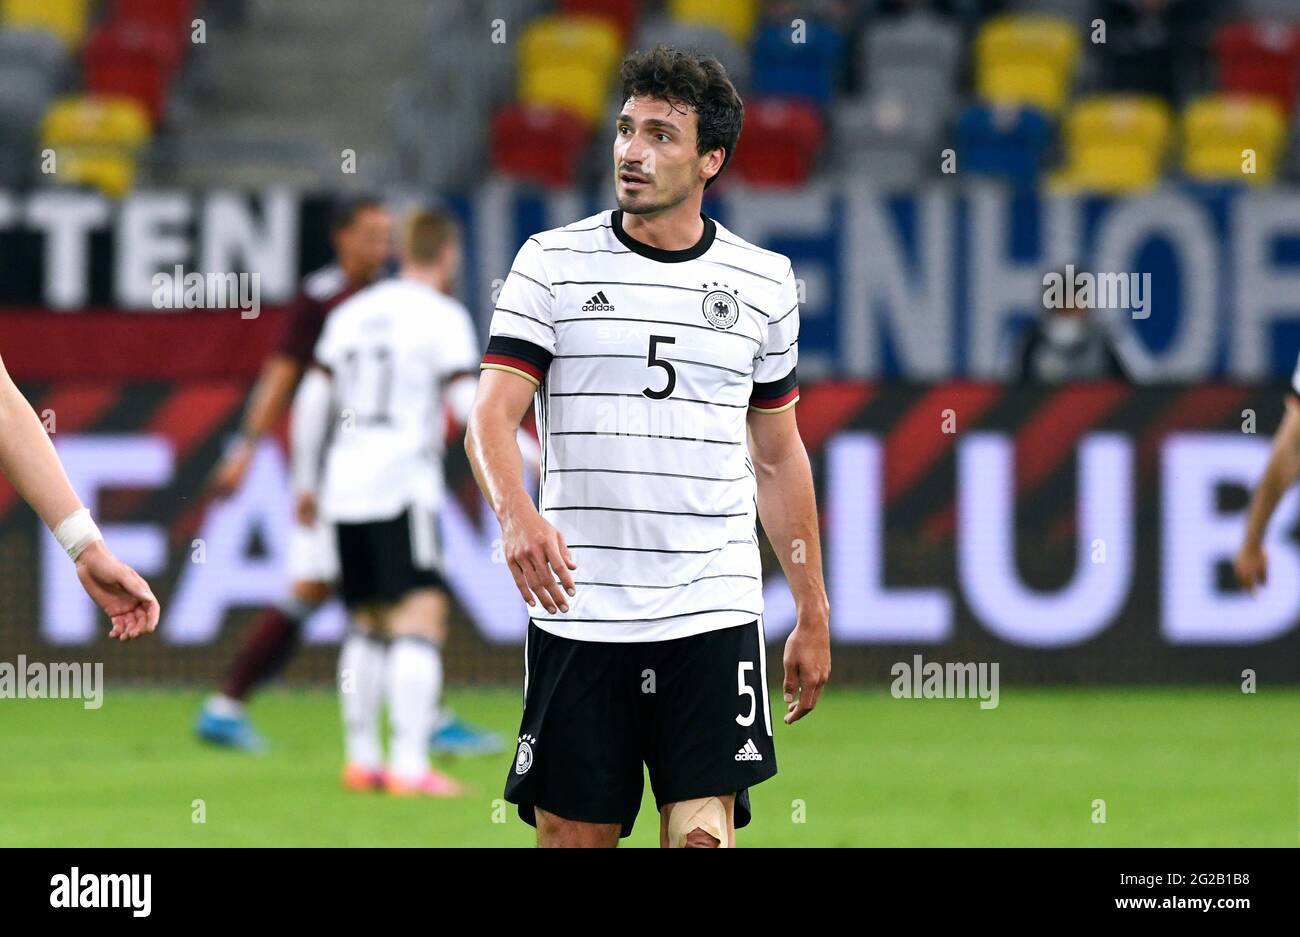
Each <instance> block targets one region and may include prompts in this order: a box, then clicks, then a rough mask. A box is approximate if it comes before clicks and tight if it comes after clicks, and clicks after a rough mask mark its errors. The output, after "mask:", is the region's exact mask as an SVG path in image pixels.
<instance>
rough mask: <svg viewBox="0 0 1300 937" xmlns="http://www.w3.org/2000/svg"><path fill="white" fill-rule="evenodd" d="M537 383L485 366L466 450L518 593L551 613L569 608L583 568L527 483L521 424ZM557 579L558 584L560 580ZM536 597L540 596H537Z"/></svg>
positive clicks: (480, 378)
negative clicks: (575, 577)
mask: <svg viewBox="0 0 1300 937" xmlns="http://www.w3.org/2000/svg"><path fill="white" fill-rule="evenodd" d="M534 390H535V385H534V384H533V383H532V382H531V381H529V380H527V379H526V378H524V377H521V376H519V375H518V374H515V373H512V372H510V371H503V370H496V369H492V368H488V369H485V370H484V371H483V372H482V375H481V376H480V377H479V382H478V393H477V395H476V396H475V398H474V406H473V408H472V409H471V411H470V415H469V424H468V426H467V428H466V431H465V452H466V454H467V455H468V456H469V464H470V466H471V467H472V468H473V470H474V478H475V480H476V481H477V482H478V486H479V489H480V490H481V491H482V492H483V497H485V498H486V499H487V502H488V504H489V505H490V506H491V507H492V511H493V512H494V513H495V514H496V516H497V520H498V521H499V522H500V524H501V536H502V546H503V548H504V550H505V556H506V562H507V563H508V564H509V566H510V573H511V575H512V576H514V580H515V585H516V586H517V587H518V588H519V594H520V595H521V596H523V598H524V601H525V602H527V603H528V604H529V605H535V604H536V602H541V604H542V607H544V608H545V609H546V610H547V611H548V612H550V613H551V614H555V612H556V610H557V609H559V610H560V611H566V612H567V611H568V610H569V603H568V601H567V600H566V598H565V593H566V592H567V593H568V594H569V595H570V596H572V595H574V594H575V591H574V585H573V576H572V575H571V574H570V570H574V569H577V568H578V564H577V563H575V562H574V561H573V557H572V556H571V555H570V554H569V548H568V546H566V545H565V543H564V537H563V536H562V535H561V534H560V532H559V531H558V530H556V529H555V527H554V526H552V525H551V524H549V523H548V522H547V521H546V520H545V518H543V517H542V516H541V514H539V513H538V511H537V508H536V506H535V505H534V504H533V499H532V497H531V496H530V495H529V494H528V490H527V489H526V488H525V487H524V467H523V457H522V455H521V454H520V451H519V442H518V433H519V424H520V422H521V421H522V420H523V418H524V414H526V413H527V412H528V405H529V403H530V402H531V401H532V398H533V392H534ZM557 579H558V582H557ZM534 597H536V598H535V599H534Z"/></svg>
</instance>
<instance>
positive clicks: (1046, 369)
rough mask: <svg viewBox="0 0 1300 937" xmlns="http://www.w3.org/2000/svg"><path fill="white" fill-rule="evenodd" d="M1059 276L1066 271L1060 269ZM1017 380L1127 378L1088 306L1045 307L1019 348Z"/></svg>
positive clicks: (1055, 381)
mask: <svg viewBox="0 0 1300 937" xmlns="http://www.w3.org/2000/svg"><path fill="white" fill-rule="evenodd" d="M1061 275H1062V276H1064V275H1065V274H1064V273H1062V274H1061ZM1015 380H1017V382H1018V383H1020V384H1063V383H1066V382H1069V381H1103V380H1120V381H1127V380H1130V377H1129V374H1128V371H1127V370H1126V369H1125V368H1124V365H1123V363H1122V362H1121V361H1120V357H1119V355H1118V354H1117V353H1116V352H1115V347H1114V342H1113V341H1112V339H1111V336H1110V333H1109V332H1108V331H1107V329H1106V328H1105V326H1104V324H1103V323H1102V322H1101V321H1100V320H1099V319H1098V317H1097V315H1096V313H1095V312H1094V311H1093V310H1091V309H1086V308H1081V307H1079V306H1074V305H1064V306H1061V307H1059V308H1044V309H1043V313H1042V315H1040V316H1039V317H1038V319H1037V320H1036V321H1035V322H1034V324H1033V325H1032V326H1030V329H1029V335H1028V337H1027V338H1026V339H1025V341H1024V344H1023V345H1022V346H1021V348H1020V354H1019V359H1018V373H1017V374H1016V376H1015Z"/></svg>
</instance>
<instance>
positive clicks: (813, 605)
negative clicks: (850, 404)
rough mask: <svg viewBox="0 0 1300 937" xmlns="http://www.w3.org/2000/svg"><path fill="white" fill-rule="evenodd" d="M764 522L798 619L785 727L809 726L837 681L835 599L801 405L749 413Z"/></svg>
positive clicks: (789, 652) (791, 643)
mask: <svg viewBox="0 0 1300 937" xmlns="http://www.w3.org/2000/svg"><path fill="white" fill-rule="evenodd" d="M749 451H750V456H751V458H752V459H753V462H754V471H755V474H756V475H757V477H758V516H759V520H761V521H762V523H763V530H764V532H765V533H766V534H767V539H768V542H770V543H771V544H772V548H773V549H774V550H775V551H776V555H777V558H778V559H779V560H780V561H781V569H782V570H784V571H785V578H786V580H787V581H788V582H789V583H790V591H791V593H792V594H793V595H794V603H795V608H796V610H797V616H798V617H797V620H796V623H795V629H794V631H793V632H792V633H791V635H790V638H789V639H788V640H787V641H786V645H785V660H784V663H785V684H784V695H785V702H786V708H787V711H786V715H785V721H786V722H787V723H791V722H796V721H798V720H799V719H802V718H803V717H804V716H806V715H807V714H808V713H809V712H811V711H812V709H813V707H815V706H816V705H817V700H818V699H819V698H820V697H821V694H822V688H823V687H825V686H826V681H827V680H829V679H830V675H831V645H830V615H831V606H830V600H829V599H828V598H827V597H826V584H825V582H824V581H823V579H822V553H821V539H820V534H819V532H818V529H817V496H816V493H815V491H814V489H813V479H812V468H811V466H810V465H809V463H808V451H807V450H806V449H805V448H804V444H803V439H801V438H800V436H799V425H798V423H797V422H796V421H795V408H794V406H792V405H790V406H786V407H785V408H784V409H780V410H776V411H772V412H766V411H764V410H762V409H757V408H753V409H751V410H750V411H749Z"/></svg>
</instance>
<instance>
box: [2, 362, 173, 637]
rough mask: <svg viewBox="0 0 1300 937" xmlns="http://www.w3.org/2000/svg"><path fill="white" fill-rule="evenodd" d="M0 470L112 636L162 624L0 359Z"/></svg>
mask: <svg viewBox="0 0 1300 937" xmlns="http://www.w3.org/2000/svg"><path fill="white" fill-rule="evenodd" d="M0 471H3V472H4V474H5V476H6V477H7V478H8V479H9V480H10V481H11V482H12V483H13V485H14V488H16V489H17V490H18V494H19V495H21V496H22V498H23V500H24V501H26V502H27V503H28V504H30V505H31V506H32V510H34V511H35V512H36V513H37V514H38V515H39V516H40V518H41V520H42V521H44V522H45V525H46V526H47V527H49V528H50V530H51V531H52V532H53V533H54V536H55V538H56V539H58V541H59V543H60V544H61V545H62V546H63V548H64V549H65V550H66V551H67V552H68V555H69V556H70V557H72V559H73V561H74V562H75V563H76V564H77V578H78V579H80V580H81V584H82V586H83V587H84V588H85V590H86V592H87V594H89V595H90V597H91V598H92V599H94V601H95V602H96V604H98V605H99V607H100V608H102V609H103V610H104V612H105V613H106V614H107V615H108V617H109V620H110V621H111V623H112V630H111V631H110V632H109V637H113V638H118V639H120V640H122V641H129V640H131V639H132V638H136V637H139V636H140V635H142V634H148V633H149V632H151V631H153V630H154V628H156V627H157V626H158V612H159V609H158V600H157V599H156V598H154V595H153V592H152V591H150V589H149V584H148V583H146V582H145V581H144V580H143V579H142V578H141V577H140V576H139V574H138V573H136V571H135V570H133V569H131V567H129V566H127V565H126V564H125V563H122V562H120V561H119V560H118V559H117V558H116V557H114V556H113V554H112V553H110V552H109V551H108V548H107V547H106V546H104V541H103V538H102V537H101V536H100V533H99V528H98V527H96V526H95V522H94V521H93V520H91V518H90V512H89V511H87V510H86V508H85V507H84V506H83V505H82V503H81V499H80V498H78V497H77V493H76V492H75V491H73V490H72V485H71V483H70V482H69V481H68V476H67V474H66V473H65V472H64V471H63V465H62V463H60V462H59V456H58V453H57V452H55V450H54V445H53V443H51V442H50V438H49V436H47V435H46V434H45V428H44V427H43V426H41V421H40V420H39V419H38V418H37V416H36V413H35V412H34V411H33V410H32V408H31V405H30V404H29V403H28V402H27V398H25V397H24V396H23V395H22V392H21V391H20V390H19V389H18V387H17V386H16V385H15V384H14V382H13V381H12V380H11V379H10V377H9V372H8V371H7V370H5V366H4V362H3V360H0Z"/></svg>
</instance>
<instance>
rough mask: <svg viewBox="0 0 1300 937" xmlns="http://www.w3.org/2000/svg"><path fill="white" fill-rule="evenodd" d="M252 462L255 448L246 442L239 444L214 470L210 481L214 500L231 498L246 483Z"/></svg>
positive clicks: (209, 490)
mask: <svg viewBox="0 0 1300 937" xmlns="http://www.w3.org/2000/svg"><path fill="white" fill-rule="evenodd" d="M252 461H253V447H252V446H250V445H248V443H245V442H240V443H237V444H236V445H235V446H234V447H233V448H232V449H231V450H230V451H229V452H228V453H227V454H226V456H225V458H223V459H222V460H221V461H220V462H219V463H217V467H216V468H215V469H213V471H212V477H211V478H210V479H209V480H208V492H209V493H210V494H211V495H212V497H214V498H223V499H224V498H229V497H230V496H231V495H233V494H234V493H235V492H236V491H238V490H239V486H240V485H242V484H243V483H244V476H245V475H247V474H248V466H249V463H251V462H252Z"/></svg>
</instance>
